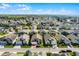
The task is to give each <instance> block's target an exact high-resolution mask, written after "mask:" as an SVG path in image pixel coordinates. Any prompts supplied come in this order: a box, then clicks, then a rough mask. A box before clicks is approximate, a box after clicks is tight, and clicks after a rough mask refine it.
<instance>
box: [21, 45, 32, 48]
mask: <svg viewBox="0 0 79 59" xmlns="http://www.w3.org/2000/svg"><path fill="white" fill-rule="evenodd" d="M30 47H31V46H26V45H25V46H21V48H30Z"/></svg>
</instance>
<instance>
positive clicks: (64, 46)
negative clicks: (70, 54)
mask: <svg viewBox="0 0 79 59" xmlns="http://www.w3.org/2000/svg"><path fill="white" fill-rule="evenodd" d="M58 47H59V48H67V45H65V44H63V43H61V44H58Z"/></svg>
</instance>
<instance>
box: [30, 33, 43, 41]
mask: <svg viewBox="0 0 79 59" xmlns="http://www.w3.org/2000/svg"><path fill="white" fill-rule="evenodd" d="M33 39H41V40H42V36H41V35H40V34H34V35H33V36H32V38H31V40H33Z"/></svg>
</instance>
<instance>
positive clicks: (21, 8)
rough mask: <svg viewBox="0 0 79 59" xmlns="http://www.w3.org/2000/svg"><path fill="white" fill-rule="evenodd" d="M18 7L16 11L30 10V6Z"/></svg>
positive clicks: (22, 5) (21, 5)
mask: <svg viewBox="0 0 79 59" xmlns="http://www.w3.org/2000/svg"><path fill="white" fill-rule="evenodd" d="M18 7H19V8H18V9H17V10H22V11H26V10H31V6H28V5H24V4H20V5H18Z"/></svg>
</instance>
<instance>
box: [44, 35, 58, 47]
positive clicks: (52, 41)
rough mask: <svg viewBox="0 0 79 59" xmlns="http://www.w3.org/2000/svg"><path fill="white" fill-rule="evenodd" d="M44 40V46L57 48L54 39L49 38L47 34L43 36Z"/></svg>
mask: <svg viewBox="0 0 79 59" xmlns="http://www.w3.org/2000/svg"><path fill="white" fill-rule="evenodd" d="M44 40H45V44H46V45H52V46H53V48H56V47H57V42H56V39H55V38H54V37H51V36H50V35H49V34H45V35H44Z"/></svg>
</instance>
